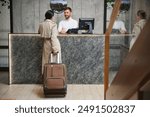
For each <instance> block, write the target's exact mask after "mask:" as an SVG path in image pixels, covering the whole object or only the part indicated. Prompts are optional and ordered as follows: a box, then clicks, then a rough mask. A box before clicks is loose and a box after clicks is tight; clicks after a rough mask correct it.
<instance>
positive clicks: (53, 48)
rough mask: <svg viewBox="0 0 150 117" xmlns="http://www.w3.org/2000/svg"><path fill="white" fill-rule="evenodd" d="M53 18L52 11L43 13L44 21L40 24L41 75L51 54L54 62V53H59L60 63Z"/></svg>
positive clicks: (59, 48)
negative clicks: (41, 46) (41, 47)
mask: <svg viewBox="0 0 150 117" xmlns="http://www.w3.org/2000/svg"><path fill="white" fill-rule="evenodd" d="M53 16H54V13H53V11H51V10H48V11H47V12H46V13H45V21H44V22H42V23H40V25H39V30H38V33H39V34H41V36H42V38H43V39H44V45H43V55H42V74H43V67H44V64H45V63H48V62H49V55H50V54H51V53H52V52H53V58H54V59H55V60H54V61H56V53H58V52H59V55H60V56H59V62H61V47H60V42H59V40H58V38H57V35H58V30H57V24H56V23H55V22H54V21H52V18H53Z"/></svg>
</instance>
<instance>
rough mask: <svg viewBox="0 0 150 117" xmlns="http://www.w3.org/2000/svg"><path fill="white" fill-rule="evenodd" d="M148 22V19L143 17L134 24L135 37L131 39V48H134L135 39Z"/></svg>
mask: <svg viewBox="0 0 150 117" xmlns="http://www.w3.org/2000/svg"><path fill="white" fill-rule="evenodd" d="M145 23H146V20H145V19H141V20H140V21H139V22H137V23H136V24H135V25H134V28H133V31H132V33H133V35H134V36H133V38H132V39H131V41H130V49H131V48H132V46H133V45H134V43H135V41H136V40H137V38H138V36H139V34H140V33H141V31H142V29H143V27H144V25H145Z"/></svg>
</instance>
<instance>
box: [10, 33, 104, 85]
mask: <svg viewBox="0 0 150 117" xmlns="http://www.w3.org/2000/svg"><path fill="white" fill-rule="evenodd" d="M58 38H59V40H60V43H61V48H62V61H63V63H64V64H66V66H67V76H68V83H69V84H100V83H103V61H104V53H103V51H104V46H103V44H104V36H103V35H101V36H100V35H59V36H58ZM42 43H43V42H42V39H41V37H40V35H38V34H9V68H10V78H9V83H10V84H34V83H42V79H41V57H42Z"/></svg>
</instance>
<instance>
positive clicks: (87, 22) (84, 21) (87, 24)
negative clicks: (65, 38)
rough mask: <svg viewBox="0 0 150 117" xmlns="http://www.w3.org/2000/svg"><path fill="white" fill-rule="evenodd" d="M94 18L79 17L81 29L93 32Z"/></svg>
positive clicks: (89, 32)
mask: <svg viewBox="0 0 150 117" xmlns="http://www.w3.org/2000/svg"><path fill="white" fill-rule="evenodd" d="M94 21H95V19H94V18H79V30H87V31H86V32H84V33H85V34H92V33H93V29H94Z"/></svg>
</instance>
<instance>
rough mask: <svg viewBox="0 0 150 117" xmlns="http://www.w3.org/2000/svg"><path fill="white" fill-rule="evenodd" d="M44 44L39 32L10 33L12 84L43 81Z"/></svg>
mask: <svg viewBox="0 0 150 117" xmlns="http://www.w3.org/2000/svg"><path fill="white" fill-rule="evenodd" d="M42 46H43V44H42V39H41V37H40V36H39V35H38V34H37V35H35V34H10V35H9V72H10V76H9V77H10V79H9V83H10V84H22V83H23V84H28V83H29V84H32V83H33V84H35V83H41V81H42V79H41V61H42V58H41V57H42Z"/></svg>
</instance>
